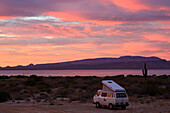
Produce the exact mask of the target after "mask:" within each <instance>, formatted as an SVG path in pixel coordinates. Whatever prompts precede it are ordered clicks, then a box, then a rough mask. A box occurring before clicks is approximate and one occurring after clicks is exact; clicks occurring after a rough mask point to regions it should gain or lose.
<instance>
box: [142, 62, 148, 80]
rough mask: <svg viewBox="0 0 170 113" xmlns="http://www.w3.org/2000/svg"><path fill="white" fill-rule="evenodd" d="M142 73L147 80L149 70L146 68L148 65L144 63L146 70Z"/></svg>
mask: <svg viewBox="0 0 170 113" xmlns="http://www.w3.org/2000/svg"><path fill="white" fill-rule="evenodd" d="M142 73H143V76H144V77H145V79H146V77H147V76H148V70H147V68H146V63H144V69H142Z"/></svg>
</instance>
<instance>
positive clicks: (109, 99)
mask: <svg viewBox="0 0 170 113" xmlns="http://www.w3.org/2000/svg"><path fill="white" fill-rule="evenodd" d="M106 103H107V105H109V104H110V103H111V104H113V105H115V98H114V95H113V93H107V97H106Z"/></svg>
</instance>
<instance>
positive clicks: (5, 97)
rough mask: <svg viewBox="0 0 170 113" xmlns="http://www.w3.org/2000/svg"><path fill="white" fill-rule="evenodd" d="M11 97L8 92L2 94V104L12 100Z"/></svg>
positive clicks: (0, 94) (0, 93) (0, 99)
mask: <svg viewBox="0 0 170 113" xmlns="http://www.w3.org/2000/svg"><path fill="white" fill-rule="evenodd" d="M10 99H11V97H10V95H9V94H8V93H6V92H0V102H6V101H8V100H10Z"/></svg>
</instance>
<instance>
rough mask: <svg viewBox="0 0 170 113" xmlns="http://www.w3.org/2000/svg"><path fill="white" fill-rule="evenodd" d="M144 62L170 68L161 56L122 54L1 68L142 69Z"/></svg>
mask: <svg viewBox="0 0 170 113" xmlns="http://www.w3.org/2000/svg"><path fill="white" fill-rule="evenodd" d="M144 63H146V64H147V67H148V68H149V69H170V61H167V60H165V59H161V58H159V57H155V56H152V57H143V56H120V57H119V58H111V57H108V58H107V57H104V58H93V59H82V60H75V61H67V62H59V63H46V64H36V65H34V64H29V65H27V66H22V65H18V66H14V67H10V66H7V67H1V68H0V70H74V69H141V68H143V64H144Z"/></svg>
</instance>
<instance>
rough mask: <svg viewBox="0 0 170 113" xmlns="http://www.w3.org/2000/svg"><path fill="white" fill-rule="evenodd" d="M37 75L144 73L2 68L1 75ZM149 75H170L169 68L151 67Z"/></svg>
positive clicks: (118, 70)
mask: <svg viewBox="0 0 170 113" xmlns="http://www.w3.org/2000/svg"><path fill="white" fill-rule="evenodd" d="M33 74H35V75H37V76H99V77H103V76H116V75H122V74H124V75H125V76H126V75H129V74H132V75H142V70H141V69H135V70H129V69H112V70H0V76H2V75H7V76H16V75H25V76H30V75H33ZM148 74H149V75H153V74H156V75H163V74H166V75H170V70H169V69H150V70H148Z"/></svg>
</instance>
